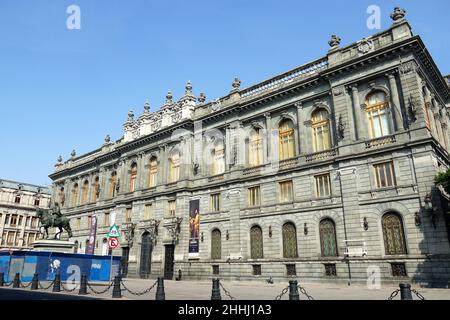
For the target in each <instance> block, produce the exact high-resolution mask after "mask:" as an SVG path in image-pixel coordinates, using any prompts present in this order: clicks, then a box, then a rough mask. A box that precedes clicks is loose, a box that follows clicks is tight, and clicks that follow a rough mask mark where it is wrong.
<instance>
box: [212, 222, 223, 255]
mask: <svg viewBox="0 0 450 320" xmlns="http://www.w3.org/2000/svg"><path fill="white" fill-rule="evenodd" d="M221 258H222V235H221V233H220V230H219V229H214V230H213V231H212V232H211V259H216V260H217V259H221Z"/></svg>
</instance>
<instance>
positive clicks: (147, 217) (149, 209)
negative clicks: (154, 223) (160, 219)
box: [144, 203, 153, 220]
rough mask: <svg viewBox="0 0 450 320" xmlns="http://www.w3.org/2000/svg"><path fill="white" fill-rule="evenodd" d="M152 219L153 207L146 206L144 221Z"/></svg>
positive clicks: (150, 205)
mask: <svg viewBox="0 0 450 320" xmlns="http://www.w3.org/2000/svg"><path fill="white" fill-rule="evenodd" d="M150 219H153V205H152V204H151V203H150V204H146V205H145V208H144V220H150Z"/></svg>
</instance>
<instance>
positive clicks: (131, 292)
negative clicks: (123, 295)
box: [120, 280, 158, 296]
mask: <svg viewBox="0 0 450 320" xmlns="http://www.w3.org/2000/svg"><path fill="white" fill-rule="evenodd" d="M120 284H121V285H122V286H123V288H124V289H122V291H128V292H129V293H130V294H132V295H134V296H142V295H144V294H146V293H149V292H150V291H151V290H152V289H153V288H154V287H155V286H156V285H157V284H158V280H156V281H155V283H154V284H152V285H151V286H150V288H148V289H146V290H144V291H142V292H133V291H131V290H130V289H128V288H127V287H126V286H125V283H123V281H122V280H120Z"/></svg>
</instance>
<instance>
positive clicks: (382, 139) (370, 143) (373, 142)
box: [366, 135, 396, 149]
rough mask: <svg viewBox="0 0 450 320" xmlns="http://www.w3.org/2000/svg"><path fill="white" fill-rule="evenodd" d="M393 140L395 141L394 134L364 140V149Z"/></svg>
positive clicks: (392, 141)
mask: <svg viewBox="0 0 450 320" xmlns="http://www.w3.org/2000/svg"><path fill="white" fill-rule="evenodd" d="M395 142H396V139H395V135H391V136H385V137H380V138H376V139H372V140H368V141H366V149H371V148H375V147H380V146H384V145H387V144H391V143H395Z"/></svg>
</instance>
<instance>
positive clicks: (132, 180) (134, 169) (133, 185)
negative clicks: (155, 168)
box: [129, 163, 137, 192]
mask: <svg viewBox="0 0 450 320" xmlns="http://www.w3.org/2000/svg"><path fill="white" fill-rule="evenodd" d="M136 177H137V164H136V163H133V164H132V165H131V170H130V189H129V191H130V192H134V190H136Z"/></svg>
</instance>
